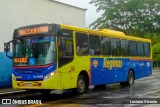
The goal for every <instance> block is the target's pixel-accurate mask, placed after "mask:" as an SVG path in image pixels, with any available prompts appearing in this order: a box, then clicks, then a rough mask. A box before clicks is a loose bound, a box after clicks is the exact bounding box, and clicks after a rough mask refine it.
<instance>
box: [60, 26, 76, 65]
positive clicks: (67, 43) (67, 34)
mask: <svg viewBox="0 0 160 107" xmlns="http://www.w3.org/2000/svg"><path fill="white" fill-rule="evenodd" d="M57 37H58V60H59V61H58V63H59V64H58V65H59V67H61V66H63V65H65V64H67V63H69V62H71V61H72V60H73V52H74V51H73V31H71V30H65V29H62V30H60V31H58V35H57Z"/></svg>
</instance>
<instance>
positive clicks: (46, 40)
mask: <svg viewBox="0 0 160 107" xmlns="http://www.w3.org/2000/svg"><path fill="white" fill-rule="evenodd" d="M13 58H14V60H13V65H14V66H36V65H44V64H51V63H53V62H55V61H56V47H55V37H53V36H50V35H44V36H41V37H34V38H23V39H19V40H16V41H15V42H13Z"/></svg>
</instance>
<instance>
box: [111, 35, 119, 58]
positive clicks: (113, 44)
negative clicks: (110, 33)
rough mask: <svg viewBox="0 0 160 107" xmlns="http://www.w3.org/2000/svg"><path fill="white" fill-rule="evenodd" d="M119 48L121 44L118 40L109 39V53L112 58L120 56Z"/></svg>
mask: <svg viewBox="0 0 160 107" xmlns="http://www.w3.org/2000/svg"><path fill="white" fill-rule="evenodd" d="M120 48H121V43H120V40H119V39H116V38H112V39H111V50H112V51H111V52H112V55H113V56H120V55H121V52H120V50H121V49H120Z"/></svg>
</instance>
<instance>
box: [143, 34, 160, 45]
mask: <svg viewBox="0 0 160 107" xmlns="http://www.w3.org/2000/svg"><path fill="white" fill-rule="evenodd" d="M144 37H145V38H147V39H150V40H151V42H152V46H153V45H155V44H157V43H159V42H160V36H159V35H157V34H156V33H154V34H150V33H147V34H146V35H144Z"/></svg>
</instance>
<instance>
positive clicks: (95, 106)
mask: <svg viewBox="0 0 160 107" xmlns="http://www.w3.org/2000/svg"><path fill="white" fill-rule="evenodd" d="M3 98H11V99H12V100H13V99H15V100H23V101H24V100H41V101H42V104H41V105H1V106H5V107H6V106H8V107H17V106H27V107H51V106H54V107H55V106H58V107H61V106H62V107H72V106H74V107H75V106H76V107H77V106H80V107H85V106H87V107H106V106H113V107H119V106H121V107H134V106H136V107H143V106H144V107H160V71H156V70H154V71H153V74H152V76H150V77H146V78H143V79H140V80H136V81H135V84H134V85H133V86H132V87H121V86H120V85H119V84H113V85H106V86H105V87H90V90H89V91H88V92H86V93H85V94H84V95H76V94H74V93H72V92H70V91H69V92H63V91H53V92H52V93H51V95H48V96H46V95H41V94H39V93H30V94H29V93H23V94H18V95H10V96H6V97H3ZM147 101H148V104H146V103H145V102H147ZM135 102H137V103H135ZM142 102H143V104H141V103H142ZM156 102H157V103H159V104H154V103H156ZM129 103H131V104H129ZM150 103H151V104H150Z"/></svg>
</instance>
